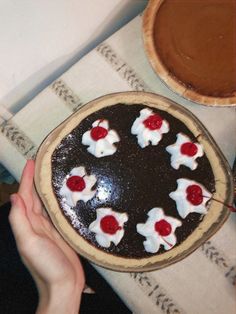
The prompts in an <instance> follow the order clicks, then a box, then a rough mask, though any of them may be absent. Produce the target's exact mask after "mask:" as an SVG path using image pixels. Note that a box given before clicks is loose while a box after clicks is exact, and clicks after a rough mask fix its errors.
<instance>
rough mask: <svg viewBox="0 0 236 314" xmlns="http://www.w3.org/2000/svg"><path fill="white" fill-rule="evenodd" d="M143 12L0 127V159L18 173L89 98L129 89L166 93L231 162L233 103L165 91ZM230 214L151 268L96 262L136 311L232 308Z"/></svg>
mask: <svg viewBox="0 0 236 314" xmlns="http://www.w3.org/2000/svg"><path fill="white" fill-rule="evenodd" d="M141 19H142V17H141V16H138V17H136V18H135V19H134V20H133V21H132V22H130V23H129V24H127V25H126V26H125V27H124V28H122V29H121V30H119V31H118V32H116V33H115V34H114V35H112V36H111V37H110V38H109V39H107V40H106V41H105V42H103V43H101V44H100V45H98V46H97V47H96V48H95V49H94V50H93V51H92V52H90V53H89V54H87V55H86V56H85V57H84V58H83V59H81V60H80V61H79V62H78V63H76V64H75V65H74V66H73V67H72V68H70V69H69V70H68V71H67V72H65V73H64V74H63V75H62V76H61V77H60V78H58V79H57V80H56V81H55V82H53V83H52V84H51V85H50V86H49V87H48V88H46V89H45V90H44V91H43V92H42V93H40V94H39V95H38V96H37V97H35V98H34V99H33V100H32V101H31V102H29V103H28V105H27V106H25V107H24V108H23V109H22V110H20V111H19V112H18V113H17V114H16V115H15V116H14V117H13V118H12V119H10V120H9V121H7V122H6V123H4V124H3V125H2V126H1V128H0V131H1V132H0V147H4V149H1V150H0V161H1V162H2V163H3V164H4V165H5V166H6V167H7V169H9V170H10V171H11V173H12V174H13V175H14V176H15V177H16V178H17V179H19V178H20V175H21V172H22V168H23V166H24V164H25V160H26V159H27V158H32V157H33V156H35V153H36V151H37V148H38V146H39V145H40V143H41V142H42V140H43V139H44V137H45V136H46V135H47V134H48V133H50V131H51V130H52V129H53V128H55V127H56V126H57V125H58V124H59V123H61V122H62V121H63V120H64V119H65V118H67V117H68V116H69V115H71V114H72V113H73V111H74V110H77V109H78V108H79V107H80V106H81V105H83V104H85V103H87V102H88V101H90V100H92V99H94V98H96V97H98V96H102V95H105V94H108V93H111V92H119V91H127V90H135V91H152V92H155V93H159V94H161V95H164V96H166V97H168V98H170V99H172V100H173V101H175V102H177V103H179V104H181V105H182V106H184V107H187V108H188V109H189V110H190V111H192V112H193V113H194V114H195V115H196V116H197V117H198V118H199V119H200V120H201V121H202V123H203V124H204V125H205V126H206V128H207V129H208V130H209V131H210V133H211V134H212V136H213V137H214V139H215V140H216V142H217V143H218V145H219V147H220V148H221V150H222V151H223V153H224V155H225V156H226V158H227V160H228V162H229V163H230V165H231V166H232V164H233V160H234V158H235V152H236V123H235V122H236V111H235V108H216V107H205V106H201V105H197V104H194V103H192V102H190V101H188V100H186V99H183V98H182V97H180V96H178V95H176V94H174V93H173V92H172V91H170V90H169V89H168V88H167V87H166V86H165V85H164V84H163V83H162V82H161V81H160V79H159V78H158V77H157V76H156V74H155V73H154V72H153V70H152V68H151V66H150V64H149V62H148V60H147V58H146V55H145V52H144V49H143V43H142V33H141ZM235 224H236V215H233V214H231V215H230V218H229V219H228V221H227V222H226V223H225V224H224V226H223V227H222V228H221V230H220V231H219V232H217V234H216V235H214V236H213V237H212V238H211V239H210V240H209V241H207V242H206V243H204V244H203V245H202V246H201V247H200V248H199V249H198V250H196V251H195V252H194V253H193V254H191V255H190V256H189V257H187V258H185V259H184V260H183V261H181V262H179V263H176V264H174V265H172V266H170V267H167V268H164V269H162V270H159V271H154V272H149V273H136V274H135V273H119V272H114V271H110V270H106V269H103V268H101V267H97V266H95V267H96V268H97V269H98V271H99V272H100V273H101V274H102V275H103V276H104V278H105V279H106V280H107V281H108V282H109V283H110V285H111V286H112V287H113V288H114V290H115V291H116V292H117V293H118V294H119V295H120V296H121V298H122V299H123V300H124V301H125V302H126V304H127V305H128V306H129V307H130V308H131V309H132V311H133V312H137V313H188V314H198V313H208V314H221V313H222V314H223V313H230V314H231V313H234V312H235V310H236V298H235V289H236V288H235V284H236V247H235V239H236V228H235Z"/></svg>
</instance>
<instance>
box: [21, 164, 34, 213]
mask: <svg viewBox="0 0 236 314" xmlns="http://www.w3.org/2000/svg"><path fill="white" fill-rule="evenodd" d="M33 178H34V161H33V160H27V162H26V165H25V168H24V170H23V172H22V176H21V182H20V187H19V192H18V194H19V195H20V196H21V197H22V199H23V201H24V202H25V204H27V207H29V208H32V205H33V199H32V188H33Z"/></svg>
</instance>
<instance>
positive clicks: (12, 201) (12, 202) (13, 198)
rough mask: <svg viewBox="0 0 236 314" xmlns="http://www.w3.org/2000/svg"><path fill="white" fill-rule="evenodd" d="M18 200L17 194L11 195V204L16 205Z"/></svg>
mask: <svg viewBox="0 0 236 314" xmlns="http://www.w3.org/2000/svg"><path fill="white" fill-rule="evenodd" d="M16 200H17V196H16V194H12V195H11V196H10V201H11V204H12V205H15V204H16Z"/></svg>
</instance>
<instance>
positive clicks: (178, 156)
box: [166, 133, 204, 170]
mask: <svg viewBox="0 0 236 314" xmlns="http://www.w3.org/2000/svg"><path fill="white" fill-rule="evenodd" d="M185 143H192V142H191V140H190V138H189V137H188V136H187V135H185V134H182V133H178V134H177V140H176V142H175V143H174V144H172V145H169V146H167V147H166V151H167V152H168V153H170V154H171V166H172V167H173V168H174V169H176V170H177V169H179V167H180V165H184V166H186V167H189V168H190V169H191V170H195V169H196V168H197V166H198V164H197V162H196V159H197V158H198V157H202V156H203V154H204V152H203V149H202V145H200V144H198V143H192V144H194V145H196V148H197V152H196V154H195V155H194V156H188V155H186V154H182V153H181V146H182V145H183V144H185Z"/></svg>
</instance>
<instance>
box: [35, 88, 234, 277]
mask: <svg viewBox="0 0 236 314" xmlns="http://www.w3.org/2000/svg"><path fill="white" fill-rule="evenodd" d="M117 103H123V104H126V105H132V104H144V105H145V104H146V105H147V106H149V107H153V108H157V109H159V110H163V111H166V112H168V113H170V114H171V115H173V116H174V117H175V118H177V119H179V120H180V121H182V122H183V123H184V124H185V125H186V126H187V127H188V128H189V130H190V131H191V132H192V133H193V134H194V135H195V136H196V137H197V136H199V134H200V136H199V137H198V139H199V142H200V143H201V144H202V145H203V148H204V151H205V154H206V156H207V157H208V159H209V162H210V164H211V167H212V170H213V173H214V176H215V182H216V187H215V188H216V192H215V194H214V197H215V198H216V199H220V200H223V201H225V202H226V203H231V202H232V199H233V183H232V176H231V172H230V168H229V166H228V164H227V162H226V160H225V158H224V157H223V155H222V153H221V152H220V150H219V148H218V147H217V145H216V143H215V142H214V140H213V139H212V137H211V136H210V135H209V133H208V132H207V130H206V129H205V128H204V126H203V125H202V124H201V122H200V121H199V120H198V119H197V118H196V117H195V116H193V114H192V113H191V112H189V111H188V110H187V109H185V108H183V107H181V106H180V105H177V104H176V103H174V102H172V101H170V100H168V99H166V98H164V97H162V96H158V95H155V94H151V93H143V92H126V93H117V94H111V95H106V96H104V97H101V98H98V99H96V100H93V101H91V102H89V103H88V104H87V105H84V106H83V107H82V108H81V109H80V110H78V111H77V112H75V113H74V114H73V115H71V116H70V117H69V118H68V119H67V120H65V121H64V122H63V123H62V124H61V125H59V126H58V127H57V128H56V129H54V130H53V131H52V132H51V133H50V134H49V135H48V137H47V138H46V139H45V140H44V142H43V143H42V144H41V146H40V148H39V150H38V153H37V157H36V172H35V185H36V189H37V191H38V193H39V195H40V197H41V199H42V201H43V203H44V205H45V207H46V209H47V211H48V214H49V216H50V218H51V220H52V222H53V224H54V225H55V227H56V228H57V230H58V231H59V233H60V234H61V235H62V237H63V238H64V239H65V240H66V241H67V242H68V243H69V244H70V245H71V246H72V247H73V248H74V249H75V251H76V252H78V253H79V254H81V255H82V256H84V257H85V258H87V259H88V260H90V261H92V262H94V263H96V264H98V265H100V266H103V267H105V268H109V269H113V270H118V271H149V270H154V269H159V268H162V267H165V266H168V265H170V264H172V263H175V262H177V261H179V260H181V259H183V258H184V257H186V256H187V255H189V254H190V253H191V252H193V251H194V250H195V249H197V248H198V247H199V246H200V245H201V244H202V243H203V242H204V241H206V240H207V239H208V238H209V237H211V236H212V235H213V234H214V233H215V232H216V231H217V230H218V229H219V228H220V227H221V226H222V225H223V223H224V222H225V220H226V219H227V217H228V215H229V210H228V209H227V207H225V206H223V205H222V204H220V203H218V202H215V201H211V202H210V207H209V211H208V213H207V215H205V217H204V219H203V221H202V222H201V223H200V224H199V226H198V227H197V229H195V230H194V231H193V233H192V234H191V235H190V236H189V237H188V238H187V240H185V241H183V242H182V243H181V244H179V245H178V246H176V247H174V248H173V249H171V250H170V251H166V252H165V253H163V254H160V255H153V256H151V257H149V258H141V259H134V258H132V259H131V258H123V257H117V256H114V255H112V254H109V253H106V252H104V251H101V250H99V249H98V248H96V247H94V246H93V245H91V244H89V242H87V241H86V240H85V239H84V238H83V237H81V236H80V235H79V234H78V233H77V232H76V230H75V229H74V228H73V227H72V226H71V224H70V223H69V222H68V220H67V219H66V218H65V216H64V214H63V213H62V211H61V209H60V207H59V205H58V201H57V199H56V196H55V194H54V192H53V188H52V183H51V182H52V168H51V167H52V166H51V156H52V154H53V152H54V150H55V149H56V147H57V146H58V145H59V144H60V142H61V141H62V139H63V138H64V137H65V136H67V135H68V134H69V133H70V132H71V131H72V130H73V129H74V128H75V127H76V126H77V125H78V124H79V123H80V122H81V121H82V120H83V119H84V118H85V117H87V116H88V115H90V114H92V113H93V112H95V111H97V110H99V109H101V108H104V107H109V106H112V105H114V104H117Z"/></svg>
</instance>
